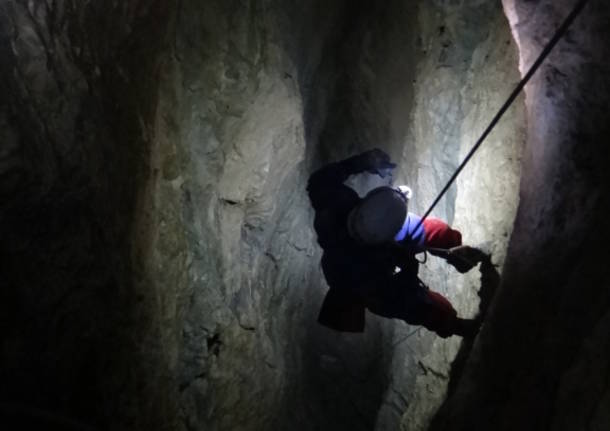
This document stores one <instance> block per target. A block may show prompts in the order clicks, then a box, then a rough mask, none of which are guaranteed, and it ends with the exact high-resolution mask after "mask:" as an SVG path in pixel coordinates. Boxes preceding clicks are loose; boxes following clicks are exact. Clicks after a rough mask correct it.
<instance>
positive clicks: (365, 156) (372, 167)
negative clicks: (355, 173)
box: [359, 148, 396, 178]
mask: <svg viewBox="0 0 610 431" xmlns="http://www.w3.org/2000/svg"><path fill="white" fill-rule="evenodd" d="M359 157H360V163H362V165H361V166H362V169H363V170H364V171H366V172H369V173H371V174H377V175H379V176H380V177H381V178H385V177H387V176H389V175H392V169H394V168H395V167H396V163H392V162H390V156H389V155H388V154H387V153H386V152H385V151H382V150H380V149H379V148H374V149H372V150H369V151H365V152H364V153H362V154H360V156H359Z"/></svg>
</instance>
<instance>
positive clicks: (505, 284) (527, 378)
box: [431, 0, 610, 430]
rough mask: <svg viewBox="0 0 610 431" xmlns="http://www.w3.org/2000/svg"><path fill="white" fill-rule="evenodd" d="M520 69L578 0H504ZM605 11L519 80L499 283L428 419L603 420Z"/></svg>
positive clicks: (468, 425)
mask: <svg viewBox="0 0 610 431" xmlns="http://www.w3.org/2000/svg"><path fill="white" fill-rule="evenodd" d="M503 3H504V7H505V9H506V12H507V16H508V17H509V18H510V21H511V27H512V30H513V34H514V36H515V39H516V41H517V42H518V44H519V50H520V60H521V61H520V63H521V70H522V72H524V71H525V70H526V68H527V67H529V64H531V62H532V61H533V59H534V58H535V56H536V55H537V53H538V52H539V51H540V50H541V49H542V47H543V45H544V43H546V41H547V40H548V38H549V37H550V35H551V34H552V32H553V31H554V29H555V28H557V26H558V25H559V24H560V23H561V21H562V20H563V19H564V17H565V16H567V14H568V13H569V11H570V10H571V8H572V7H573V5H574V2H568V1H560V2H549V1H540V2H526V1H512V0H506V1H504V2H503ZM608 17H610V9H609V8H608V5H607V3H605V2H599V1H591V2H589V3H588V4H587V6H586V7H585V9H584V11H583V12H582V14H581V16H580V17H579V18H578V19H577V20H576V21H575V22H574V24H573V25H572V27H571V28H570V30H569V31H568V33H567V34H566V35H565V37H564V38H563V40H562V41H561V42H560V43H559V44H558V45H557V47H556V48H555V50H554V51H553V52H552V53H551V55H550V57H549V59H548V60H547V61H546V62H545V63H544V64H543V66H542V67H541V69H540V71H539V72H538V73H537V74H536V75H535V77H534V78H533V79H532V82H531V83H530V84H529V85H528V86H527V87H526V107H527V124H528V129H527V146H526V150H525V152H524V160H523V174H522V177H521V186H520V206H519V209H518V213H517V218H516V221H515V227H514V232H513V236H512V238H511V241H510V247H509V250H508V256H507V261H506V266H505V270H504V276H503V281H502V285H501V288H500V290H499V292H498V294H497V296H496V298H495V300H494V304H493V308H492V311H491V314H490V317H489V319H488V321H487V322H486V323H485V325H484V326H483V329H482V332H481V334H480V336H479V339H478V341H477V344H476V345H475V349H474V351H473V353H472V355H471V357H470V359H469V361H468V364H467V367H466V371H465V373H464V374H463V376H462V378H461V379H460V380H459V383H458V386H457V390H456V391H455V393H454V394H453V396H451V397H450V398H449V400H448V401H447V402H446V403H445V406H444V407H443V408H442V409H441V412H440V414H439V415H438V417H437V418H436V419H435V424H434V426H433V427H432V428H431V429H435V430H436V429H439V430H440V429H452V430H456V429H457V430H466V429H468V430H472V429H475V430H487V429H497V430H509V429H525V430H542V429H545V430H549V429H550V430H567V429H581V430H585V429H587V430H602V429H607V428H608V426H609V425H610V418H609V416H608V409H607V406H608V401H609V394H610V391H609V390H608V388H609V386H608V357H609V355H610V351H609V350H608V347H609V344H608V337H607V334H608V322H609V320H608V315H609V313H608V310H609V305H610V296H609V294H608V292H609V290H608V280H609V275H610V274H609V273H608V265H607V263H606V262H607V257H608V252H607V251H605V245H604V239H605V238H608V232H607V227H606V226H605V224H604V217H605V215H606V214H607V211H608V189H607V188H608V184H609V182H608V169H607V164H608V161H609V160H610V159H609V157H608V155H609V154H608V148H607V145H606V142H607V136H608V111H607V108H606V107H607V104H608V97H610V92H609V91H608V90H609V87H608V76H609V75H608V68H609V67H610V64H609V62H608V46H609V45H608V40H609V36H610V35H609V31H608V28H609V27H608V25H607V24H608Z"/></svg>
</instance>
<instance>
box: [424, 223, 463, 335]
mask: <svg viewBox="0 0 610 431" xmlns="http://www.w3.org/2000/svg"><path fill="white" fill-rule="evenodd" d="M423 225H424V231H425V238H424V245H425V246H426V247H433V248H442V249H449V248H452V247H457V246H459V245H462V234H461V233H460V232H459V231H457V230H455V229H451V228H450V227H449V226H448V225H447V223H445V222H443V221H442V220H439V219H435V218H427V219H425V220H424V223H423ZM431 253H432V254H435V253H434V252H433V251H431ZM426 302H427V304H426V305H425V306H424V307H425V312H424V313H423V319H422V320H423V321H422V322H421V324H422V325H423V326H425V327H426V328H427V329H430V330H432V331H434V332H436V333H437V334H438V335H440V336H441V337H448V336H450V335H452V334H453V326H454V324H455V319H456V317H457V312H456V311H455V309H454V308H453V306H452V305H451V303H450V302H449V301H448V300H447V299H446V298H445V297H444V296H442V295H441V294H440V293H437V292H433V291H431V290H428V292H427V301H426Z"/></svg>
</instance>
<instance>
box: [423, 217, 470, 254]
mask: <svg viewBox="0 0 610 431" xmlns="http://www.w3.org/2000/svg"><path fill="white" fill-rule="evenodd" d="M423 225H424V232H425V237H424V245H425V246H427V247H434V248H452V247H457V246H458V245H462V234H461V233H460V232H459V231H457V230H455V229H451V228H450V227H449V225H447V223H445V222H444V221H442V220H439V219H436V218H427V219H425V220H424V223H423Z"/></svg>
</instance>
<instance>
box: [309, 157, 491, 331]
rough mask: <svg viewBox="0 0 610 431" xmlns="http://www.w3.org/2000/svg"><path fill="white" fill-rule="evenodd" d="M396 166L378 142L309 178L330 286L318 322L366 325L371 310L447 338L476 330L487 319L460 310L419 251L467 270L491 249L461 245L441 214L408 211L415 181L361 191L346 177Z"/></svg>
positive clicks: (354, 327) (343, 327) (342, 327)
mask: <svg viewBox="0 0 610 431" xmlns="http://www.w3.org/2000/svg"><path fill="white" fill-rule="evenodd" d="M395 166H396V165H395V164H394V163H392V162H391V161H390V157H389V156H388V155H387V154H386V153H385V152H383V151H382V150H379V149H373V150H370V151H366V152H364V153H362V154H359V155H356V156H352V157H350V158H347V159H345V160H342V161H340V162H334V163H330V164H327V165H325V166H323V167H322V168H320V169H318V170H317V171H315V172H314V173H313V174H312V175H311V176H310V177H309V181H308V185H307V191H308V194H309V198H310V201H311V204H312V206H313V208H314V210H315V219H314V229H315V231H316V233H317V236H318V243H319V244H320V246H321V247H322V249H323V255H322V260H321V265H322V271H323V273H324V276H325V278H326V281H327V283H328V286H329V290H328V292H327V293H326V297H325V298H324V302H323V304H322V307H321V310H320V313H319V316H318V322H319V323H321V324H322V325H324V326H327V327H330V328H332V329H335V330H338V331H346V332H362V331H364V325H365V309H368V310H369V311H370V312H372V313H374V314H377V315H380V316H383V317H387V318H398V319H402V320H404V321H405V322H407V323H408V324H411V325H421V326H424V327H425V328H427V329H429V330H431V331H434V332H436V333H437V334H438V335H439V336H441V337H443V338H445V337H449V336H451V335H459V336H472V335H474V334H476V332H477V331H478V328H479V326H480V322H479V321H478V320H476V319H463V318H459V317H457V312H456V311H455V309H454V308H453V306H452V305H451V303H450V302H449V301H448V300H447V299H446V298H445V297H443V296H442V295H440V294H439V293H437V292H434V291H432V290H430V289H429V288H428V287H427V286H425V285H424V284H423V283H422V282H421V280H420V279H419V278H418V276H417V272H418V265H419V262H418V261H417V259H416V258H415V255H416V254H418V253H421V252H424V251H429V252H430V253H431V254H434V255H436V256H440V257H443V258H444V259H446V260H447V262H448V263H449V264H451V265H453V266H454V267H455V268H456V269H457V270H458V271H459V272H461V273H464V272H467V271H468V270H470V269H472V268H473V267H474V266H475V265H476V264H477V263H478V262H480V261H483V260H484V259H486V258H488V256H487V255H485V253H483V252H482V251H480V250H477V249H475V248H473V247H469V246H465V245H462V236H461V233H460V232H459V231H457V230H455V229H452V228H450V227H449V226H448V225H447V224H446V223H445V222H443V221H441V220H439V219H434V218H427V219H425V220H424V221H423V223H420V220H421V218H420V217H418V216H417V215H415V214H413V213H410V212H408V211H407V202H408V199H409V198H410V195H411V191H410V189H409V188H408V187H406V186H400V187H390V186H386V187H378V188H376V189H373V190H372V191H370V192H369V193H368V194H367V195H366V196H365V197H364V198H360V197H359V196H358V194H357V193H356V192H355V191H354V190H352V189H351V188H350V187H348V186H347V185H345V184H344V181H345V180H347V178H348V177H349V176H350V175H355V174H359V173H363V172H369V173H372V174H377V175H379V176H381V177H382V178H384V177H387V176H388V175H390V173H391V171H392V169H394V168H395Z"/></svg>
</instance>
